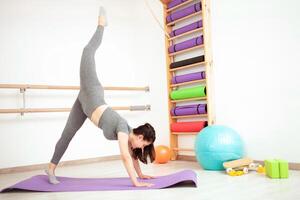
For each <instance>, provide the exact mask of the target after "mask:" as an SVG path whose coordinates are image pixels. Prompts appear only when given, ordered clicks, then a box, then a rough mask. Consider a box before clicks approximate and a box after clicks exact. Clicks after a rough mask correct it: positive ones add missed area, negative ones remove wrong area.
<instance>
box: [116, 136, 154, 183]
mask: <svg viewBox="0 0 300 200" xmlns="http://www.w3.org/2000/svg"><path fill="white" fill-rule="evenodd" d="M128 138H129V137H128V134H127V133H123V132H119V133H118V141H119V147H120V153H121V158H122V161H123V163H124V166H125V168H126V170H127V173H128V175H129V177H130V179H131V181H132V183H133V184H134V185H135V186H137V187H139V186H148V187H150V186H152V185H153V184H150V183H142V182H138V180H137V178H136V176H135V172H134V166H133V161H132V158H131V155H130V153H129V150H128Z"/></svg>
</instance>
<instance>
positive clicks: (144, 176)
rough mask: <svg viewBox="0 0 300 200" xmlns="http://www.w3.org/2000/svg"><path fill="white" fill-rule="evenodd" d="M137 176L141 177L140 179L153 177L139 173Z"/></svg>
mask: <svg viewBox="0 0 300 200" xmlns="http://www.w3.org/2000/svg"><path fill="white" fill-rule="evenodd" d="M139 178H142V179H151V178H155V177H154V176H148V175H144V174H141V175H139Z"/></svg>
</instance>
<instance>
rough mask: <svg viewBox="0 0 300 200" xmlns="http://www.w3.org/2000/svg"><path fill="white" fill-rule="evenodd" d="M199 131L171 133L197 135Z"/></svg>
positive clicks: (174, 133) (175, 133)
mask: <svg viewBox="0 0 300 200" xmlns="http://www.w3.org/2000/svg"><path fill="white" fill-rule="evenodd" d="M198 133H199V132H171V134H173V135H197V134H198Z"/></svg>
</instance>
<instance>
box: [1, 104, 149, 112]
mask: <svg viewBox="0 0 300 200" xmlns="http://www.w3.org/2000/svg"><path fill="white" fill-rule="evenodd" d="M111 108H112V109H113V110H130V111H137V110H140V111H141V110H150V109H151V106H150V105H145V106H115V107H111ZM70 110H71V108H20V109H0V114H7V113H40V112H69V111H70Z"/></svg>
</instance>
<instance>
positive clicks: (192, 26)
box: [170, 20, 203, 37]
mask: <svg viewBox="0 0 300 200" xmlns="http://www.w3.org/2000/svg"><path fill="white" fill-rule="evenodd" d="M202 26H203V24H202V20H200V21H197V22H194V23H191V24H189V25H186V26H183V27H181V28H179V29H176V30H173V31H172V32H171V33H170V36H171V37H174V36H177V35H181V34H183V33H186V32H189V31H192V30H195V29H197V28H201V27H202Z"/></svg>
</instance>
